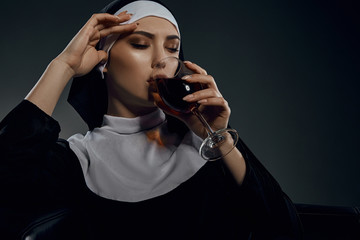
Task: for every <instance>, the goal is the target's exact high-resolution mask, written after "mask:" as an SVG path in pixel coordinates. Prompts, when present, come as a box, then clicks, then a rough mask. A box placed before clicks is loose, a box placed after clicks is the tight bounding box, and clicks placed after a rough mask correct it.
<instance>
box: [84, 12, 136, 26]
mask: <svg viewBox="0 0 360 240" xmlns="http://www.w3.org/2000/svg"><path fill="white" fill-rule="evenodd" d="M130 18H131V14H119V15H117V16H116V15H112V14H109V13H95V14H93V15H92V16H91V18H90V19H89V20H88V22H87V23H86V25H88V26H90V27H96V26H97V25H100V24H106V23H121V22H125V21H128V20H129V19H130Z"/></svg>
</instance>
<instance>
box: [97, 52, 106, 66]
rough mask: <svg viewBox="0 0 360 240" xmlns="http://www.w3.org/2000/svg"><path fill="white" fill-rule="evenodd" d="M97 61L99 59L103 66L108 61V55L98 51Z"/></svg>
mask: <svg viewBox="0 0 360 240" xmlns="http://www.w3.org/2000/svg"><path fill="white" fill-rule="evenodd" d="M98 59H99V63H100V64H104V63H106V62H107V60H108V54H107V53H106V52H105V51H103V50H99V51H98Z"/></svg>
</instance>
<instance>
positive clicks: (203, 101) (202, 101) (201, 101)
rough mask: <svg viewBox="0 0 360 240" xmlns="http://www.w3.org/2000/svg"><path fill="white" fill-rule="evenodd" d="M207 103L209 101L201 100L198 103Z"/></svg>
mask: <svg viewBox="0 0 360 240" xmlns="http://www.w3.org/2000/svg"><path fill="white" fill-rule="evenodd" d="M206 102H207V99H201V100H199V101H198V103H206Z"/></svg>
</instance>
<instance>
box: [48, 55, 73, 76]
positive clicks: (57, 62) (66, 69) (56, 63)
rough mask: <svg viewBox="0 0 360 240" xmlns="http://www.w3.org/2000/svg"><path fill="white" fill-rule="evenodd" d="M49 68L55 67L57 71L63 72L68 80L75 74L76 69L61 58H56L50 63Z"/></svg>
mask: <svg viewBox="0 0 360 240" xmlns="http://www.w3.org/2000/svg"><path fill="white" fill-rule="evenodd" d="M49 68H50V69H53V70H54V71H56V72H61V73H62V74H63V76H64V79H67V80H68V81H69V80H70V79H71V78H73V77H74V76H75V72H74V70H73V69H72V68H71V67H70V66H69V64H67V63H66V62H64V61H62V60H61V59H59V58H54V59H53V60H52V61H51V62H50V64H49Z"/></svg>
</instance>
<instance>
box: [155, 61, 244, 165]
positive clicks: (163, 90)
mask: <svg viewBox="0 0 360 240" xmlns="http://www.w3.org/2000/svg"><path fill="white" fill-rule="evenodd" d="M194 73H195V72H193V71H192V70H190V69H189V68H187V67H186V66H185V64H184V63H183V62H182V61H181V60H180V59H178V58H176V57H167V58H164V59H161V60H160V61H158V62H157V63H155V64H154V69H153V73H152V76H153V78H154V81H155V84H156V88H157V92H158V93H159V95H160V97H161V100H162V101H163V103H164V104H165V105H166V106H168V107H169V108H170V109H171V110H172V111H171V112H172V113H173V114H175V115H179V114H182V113H185V114H186V113H190V112H191V113H193V114H195V115H196V116H197V117H198V118H199V120H200V121H201V123H202V124H203V126H204V128H205V129H206V131H207V134H208V137H207V138H206V139H204V141H203V143H202V144H201V147H200V149H199V154H200V155H201V156H202V157H203V158H204V159H205V160H208V161H214V160H217V159H220V158H222V157H224V156H225V155H227V154H228V153H229V152H230V151H231V150H232V149H233V148H234V147H235V145H236V143H237V141H238V138H239V137H238V134H237V132H236V131H235V130H234V129H231V128H225V129H220V130H217V131H213V130H212V129H211V127H210V125H209V124H208V123H207V121H206V120H205V118H204V117H203V116H202V115H201V113H200V111H199V109H198V107H199V104H198V103H194V102H186V101H184V100H183V97H185V96H186V95H188V94H191V93H194V92H197V91H199V90H201V89H203V88H202V85H201V84H200V83H189V82H186V81H185V80H183V79H182V77H183V76H186V75H191V74H194Z"/></svg>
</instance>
